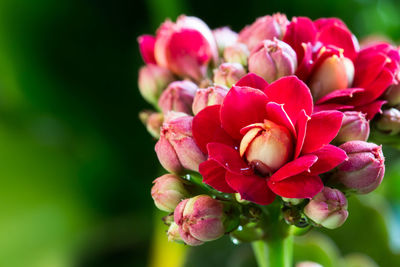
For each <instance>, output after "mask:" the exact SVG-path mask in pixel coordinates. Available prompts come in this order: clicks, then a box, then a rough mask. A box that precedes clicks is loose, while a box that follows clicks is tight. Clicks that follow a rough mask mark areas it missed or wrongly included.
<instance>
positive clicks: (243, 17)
mask: <svg viewBox="0 0 400 267" xmlns="http://www.w3.org/2000/svg"><path fill="white" fill-rule="evenodd" d="M274 12H282V13H286V14H287V16H288V17H289V18H290V17H292V16H301V15H304V16H309V17H311V18H313V19H315V18H318V17H330V16H335V17H340V18H341V19H343V20H344V21H345V22H346V23H347V25H348V26H349V28H350V29H351V30H352V31H353V32H354V33H355V34H356V35H357V36H359V37H362V36H366V35H369V34H373V33H379V34H384V35H386V36H388V37H390V38H391V39H392V40H395V41H396V40H398V39H399V38H400V16H399V14H400V2H398V1H395V0H379V1H378V0H331V1H255V0H247V1H218V2H217V1H211V0H203V1H184V0H148V1H143V0H126V1H118V0H115V1H105V0H58V1H54V0H53V1H52V0H36V1H27V0H26V1H24V0H0V181H1V182H0V266H1V267H2V266H5V267H20V266H21V267H31V266H33V267H69V266H77V267H78V266H79V267H91V266H116V267H119V266H121V267H122V266H147V265H148V264H149V260H150V258H151V254H150V247H151V243H152V236H153V221H154V220H153V217H154V215H155V209H154V207H153V202H152V199H151V197H150V188H151V182H152V180H153V179H154V178H155V177H157V175H158V174H159V173H160V170H161V167H160V166H159V164H158V162H157V159H156V156H155V153H154V149H153V147H154V144H155V141H154V140H153V139H152V138H151V137H150V135H149V134H147V132H146V130H145V128H144V127H143V126H142V125H141V123H140V121H139V119H138V113H139V111H140V110H142V109H145V108H149V107H150V106H149V105H147V104H146V103H145V101H144V100H143V99H142V98H141V96H140V94H139V92H138V89H137V71H138V69H139V67H140V66H141V65H143V62H142V60H141V58H140V54H139V52H138V47H137V42H136V38H137V36H139V35H140V34H144V33H154V32H155V30H156V29H157V27H158V25H159V24H160V23H161V22H162V21H164V20H165V18H167V17H169V18H171V19H172V20H175V19H176V17H177V16H178V15H179V14H181V13H185V14H187V15H195V16H197V17H200V18H201V19H203V20H204V21H205V22H206V23H207V24H208V25H209V26H210V27H211V28H216V27H219V26H224V25H229V26H231V28H232V29H234V30H236V31H239V30H240V29H241V28H242V27H244V26H245V25H246V24H250V23H252V22H253V21H254V20H255V18H256V17H258V16H262V15H266V14H272V13H274ZM386 156H387V159H388V162H389V163H391V166H392V167H391V168H389V171H388V173H389V176H387V178H386V181H385V183H386V184H385V185H384V186H383V187H382V188H381V189H380V190H379V192H378V194H376V195H375V196H372V197H369V198H367V199H363V198H361V199H354V200H350V217H351V220H350V221H349V223H348V224H347V225H346V226H345V227H343V229H342V230H337V231H331V232H329V233H328V234H329V235H330V236H331V237H332V238H333V239H334V240H335V241H336V244H337V245H338V247H336V246H335V245H334V244H333V243H331V239H329V237H327V236H326V235H318V234H317V233H316V232H315V235H313V236H311V237H310V238H309V239H307V240H299V242H298V249H297V250H296V251H297V252H296V255H297V256H296V257H297V258H298V259H303V258H304V259H312V258H313V257H314V258H315V257H317V258H318V257H322V256H321V255H322V254H323V253H328V252H319V250H318V249H320V248H321V247H324V245H321V244H322V243H323V244H328V245H326V246H327V251H330V253H331V255H334V256H330V257H336V258H339V257H342V256H345V255H346V254H348V253H350V252H361V253H364V254H368V255H370V257H372V258H373V259H374V260H375V261H376V262H378V263H379V264H380V265H381V266H395V264H393V265H389V264H391V263H394V262H400V261H399V255H398V254H396V251H397V252H398V251H399V250H398V249H399V242H400V240H399V238H398V237H399V236H400V233H399V230H398V229H399V228H400V227H399V225H397V226H398V228H396V227H394V226H395V225H396V223H397V224H398V222H399V220H396V218H398V217H399V216H398V214H399V213H400V212H399V211H400V209H399V208H398V207H399V205H398V203H399V201H400V189H399V188H400V181H399V180H400V177H399V172H398V170H399V167H398V165H399V164H397V163H398V160H397V152H395V151H394V150H390V149H389V150H387V155H386ZM371 199H372V200H371ZM376 199H379V201H378V200H376ZM368 201H369V202H368ZM370 202H371V203H373V205H372V204H368V205H366V204H365V203H370ZM353 203H354V204H353ZM371 207H372V208H371ZM352 211H354V212H352ZM386 212H388V213H386ZM396 212H397V213H396ZM387 214H390V215H387ZM396 214H397V217H396ZM372 227H373V228H372ZM396 229H397V233H396V232H395V231H396ZM393 231H394V232H393ZM313 238H314V239H313ZM396 238H397V239H396ZM361 239H362V240H361ZM310 240H311V241H310ZM313 240H314V241H315V240H317V241H315V242H316V243H315V242H314V241H313ZM321 240H322V241H321ZM356 241H357V242H358V243H357V242H356ZM302 242H303V243H302ZM307 242H311V243H310V244H311V245H309V247H307V244H308V243H307ZM312 242H314V243H312ZM318 242H319V243H318ZM321 242H322V243H321ZM324 242H325V243H324ZM316 244H318V245H316ZM357 244H358V245H357ZM310 246H311V248H313V252H310V250H307V248H310ZM313 246H314V247H313ZM218 249H219V252H218V253H216V250H218ZM233 249H234V250H233ZM396 249H397V250H396ZM233 251H235V252H233ZM316 251H318V252H316ZM332 251H333V252H332ZM332 253H333V254H332ZM335 253H336V254H335ZM211 254H215V255H213V256H210V255H211ZM328 254H329V253H328ZM189 255H190V257H191V258H192V259H193V260H192V261H191V262H188V263H187V264H186V265H187V266H204V255H208V259H207V260H208V266H223V265H221V264H222V263H223V262H225V263H226V264H227V265H226V266H240V265H239V262H241V260H239V258H240V257H242V258H244V260H242V262H245V261H246V260H248V259H249V258H250V260H249V261H250V262H251V251H250V248H249V246H246V245H244V246H242V247H240V248H239V247H234V245H232V244H231V243H230V242H229V240H228V238H224V239H222V240H221V241H218V242H216V243H213V244H209V245H206V246H204V247H202V248H199V249H197V250H192V251H190V254H189ZM230 256H231V257H230ZM227 257H230V260H229V261H227ZM327 259H328V260H329V257H328V258H327ZM165 261H166V262H167V261H168V259H165ZM229 262H230V263H229ZM235 264H236V265H235ZM248 264H250V263H248ZM332 264H333V265H332V266H335V265H334V263H332ZM399 264H400V263H399ZM165 266H167V265H165ZM246 266H251V265H246Z"/></svg>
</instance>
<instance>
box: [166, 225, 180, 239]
mask: <svg viewBox="0 0 400 267" xmlns="http://www.w3.org/2000/svg"><path fill="white" fill-rule="evenodd" d="M167 236H168V241H170V242H178V243H180V242H182V241H183V240H182V238H181V236H180V234H179V226H178V225H177V224H176V223H175V222H172V223H171V225H170V226H169V228H168V232H167Z"/></svg>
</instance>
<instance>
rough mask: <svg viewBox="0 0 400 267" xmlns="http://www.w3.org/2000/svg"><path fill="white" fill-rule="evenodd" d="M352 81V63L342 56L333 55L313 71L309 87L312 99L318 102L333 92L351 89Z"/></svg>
mask: <svg viewBox="0 0 400 267" xmlns="http://www.w3.org/2000/svg"><path fill="white" fill-rule="evenodd" d="M353 79H354V65H353V62H352V61H351V60H350V59H348V58H346V57H344V56H337V55H333V56H331V57H328V58H326V59H325V60H324V61H323V62H322V63H321V65H319V67H318V68H317V69H316V70H314V73H313V74H312V77H311V80H310V83H309V85H310V89H311V93H312V95H313V97H314V99H315V100H318V99H320V98H322V97H324V96H326V95H327V94H329V93H331V92H333V91H336V90H340V89H346V88H349V87H351V85H352V84H353Z"/></svg>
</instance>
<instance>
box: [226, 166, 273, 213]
mask: <svg viewBox="0 0 400 267" xmlns="http://www.w3.org/2000/svg"><path fill="white" fill-rule="evenodd" d="M225 177H226V181H227V182H228V184H229V185H230V186H231V187H232V188H233V189H235V190H236V191H237V192H238V193H240V196H241V197H242V198H243V199H246V200H248V201H251V202H254V203H257V204H260V205H268V204H271V203H272V202H273V201H274V199H275V194H274V193H272V191H271V190H270V189H269V188H268V185H267V180H266V179H265V178H262V177H260V176H257V175H250V176H247V175H242V174H237V173H233V172H229V171H228V172H226V176H225Z"/></svg>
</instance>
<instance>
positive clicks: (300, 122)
mask: <svg viewBox="0 0 400 267" xmlns="http://www.w3.org/2000/svg"><path fill="white" fill-rule="evenodd" d="M309 120H310V117H309V116H307V114H306V112H305V111H304V110H302V111H301V112H300V116H299V118H298V119H297V123H296V132H297V141H296V147H295V150H294V157H293V158H294V159H296V158H297V157H298V156H299V155H300V152H301V149H302V148H303V144H304V139H305V137H306V131H307V122H308V121H309Z"/></svg>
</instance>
